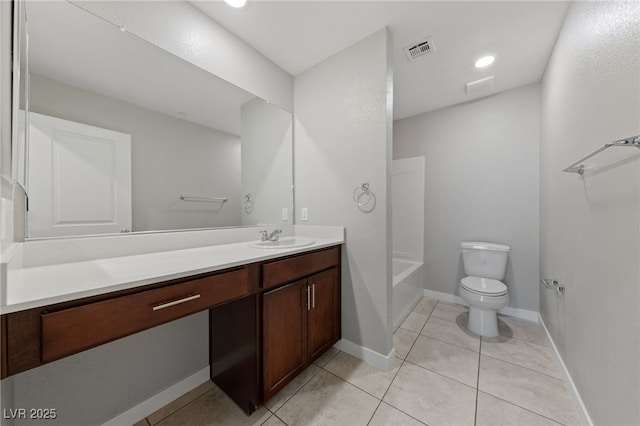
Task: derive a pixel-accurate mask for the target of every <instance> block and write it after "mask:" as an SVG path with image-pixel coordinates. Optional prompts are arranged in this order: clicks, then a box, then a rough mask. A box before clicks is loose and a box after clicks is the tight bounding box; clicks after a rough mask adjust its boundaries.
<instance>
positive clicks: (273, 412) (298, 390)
mask: <svg viewBox="0 0 640 426" xmlns="http://www.w3.org/2000/svg"><path fill="white" fill-rule="evenodd" d="M338 352H339V351H338ZM338 352H336V353H335V354H333V356H332V357H331V359H333V358H334V357H335V356H336V355H337V354H338ZM330 361H331V360H329V362H330ZM329 362H327V364H328V363H329ZM311 365H314V366H316V367H318V371H316V372H315V373H313V374H312V375H311V377H309V379H307V380H305V381H304V383H302V385H300V387H299V388H298V389H296V391H295V392H294V393H292V394H291V395H290V396H289V397H288V398H286V399H285V400H284V401H283V402H282V404H280V406H279V407H278V408H277V409H275V410H273V411H272V410H271V409H270V408H269V407H267V405H266V404H265V403H262V406H263V407H264V408H266V409H267V410H269V411H270V412H271V414H273V415H274V416H276V412H277V411H278V410H280V409H281V408H282V407H284V405H285V404H286V403H287V402H289V401H290V400H291V398H293V397H294V396H296V395H297V394H298V392H300V389H302V388H303V387H304V386H305V385H306V384H307V383H309V382H310V381H311V380H312V379H313V378H314V377H316V376H317V375H318V373H319V372H320V371H321V370H324V368H323V367H321V366H319V365H317V364H313V363H312V364H311ZM307 368H309V367H307ZM303 371H304V370H303ZM300 374H302V373H300ZM285 387H286V386H285ZM283 390H284V388H282V389H280V390H279V391H278V393H279V392H282V391H283ZM276 395H277V393H276ZM276 395H274V396H276ZM271 398H273V397H271ZM276 417H278V416H276ZM278 418H279V419H280V417H278ZM280 420H282V419H280ZM283 423H285V422H284V421H283ZM285 424H286V423H285Z"/></svg>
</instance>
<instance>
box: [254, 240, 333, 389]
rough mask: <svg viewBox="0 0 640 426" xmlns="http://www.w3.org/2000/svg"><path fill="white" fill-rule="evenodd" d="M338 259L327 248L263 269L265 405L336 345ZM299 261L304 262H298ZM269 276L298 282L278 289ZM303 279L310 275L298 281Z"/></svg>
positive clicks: (283, 285)
mask: <svg viewBox="0 0 640 426" xmlns="http://www.w3.org/2000/svg"><path fill="white" fill-rule="evenodd" d="M339 256H340V251H339V249H338V248H332V249H329V250H325V251H321V252H317V253H311V254H308V255H305V256H299V257H296V258H292V259H286V260H282V261H278V262H274V264H265V265H264V267H263V270H264V280H263V285H264V286H265V287H268V288H269V290H268V291H265V292H264V294H263V295H262V342H263V348H262V372H263V399H264V401H267V400H268V399H269V398H271V397H272V396H273V395H274V394H275V393H277V392H278V391H279V390H280V389H282V388H283V387H284V386H286V384H287V383H289V382H290V381H291V380H292V379H293V378H294V377H296V376H297V375H298V374H299V373H300V372H301V371H302V370H304V369H305V368H306V367H307V366H308V365H309V364H311V363H312V362H313V361H315V359H316V358H318V357H319V356H320V355H322V354H323V353H324V352H325V351H326V350H327V349H329V348H330V347H331V346H333V344H335V343H336V342H337V341H338V340H339V339H340V285H339ZM303 257H306V260H307V261H308V262H301V259H300V258H303ZM287 265H289V266H290V267H287ZM327 268H328V269H327ZM322 269H324V270H322ZM274 270H277V271H278V274H279V276H281V277H286V278H294V279H297V280H296V281H294V282H291V283H286V281H285V282H284V283H280V285H278V283H277V282H275V281H273V280H270V271H274ZM317 270H321V271H320V272H316V271H317ZM314 272H315V273H314ZM306 273H311V275H309V276H306V277H304V278H302V279H298V278H300V277H299V275H301V274H306ZM286 278H285V279H286Z"/></svg>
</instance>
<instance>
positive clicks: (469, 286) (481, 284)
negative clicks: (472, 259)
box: [460, 276, 507, 296]
mask: <svg viewBox="0 0 640 426" xmlns="http://www.w3.org/2000/svg"><path fill="white" fill-rule="evenodd" d="M460 285H461V286H462V287H464V288H465V290H467V291H469V292H471V293H475V294H479V295H482V296H503V295H505V294H507V286H506V285H504V283H502V282H500V281H498V280H492V279H490V278H480V277H472V276H469V277H464V278H463V279H462V280H461V281H460Z"/></svg>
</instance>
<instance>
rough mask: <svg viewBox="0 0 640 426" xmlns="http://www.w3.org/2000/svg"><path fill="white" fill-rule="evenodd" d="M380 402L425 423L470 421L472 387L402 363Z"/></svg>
mask: <svg viewBox="0 0 640 426" xmlns="http://www.w3.org/2000/svg"><path fill="white" fill-rule="evenodd" d="M384 402H386V403H388V404H389V405H391V406H393V407H395V408H397V409H399V410H401V411H404V412H405V413H407V414H409V415H410V416H412V417H415V418H416V419H418V420H420V421H422V422H424V423H426V424H428V425H433V426H435V425H458V426H460V425H473V421H474V415H475V408H476V391H475V389H473V388H470V387H469V386H466V385H463V384H462V383H459V382H457V381H455V380H452V379H449V378H447V377H443V376H441V375H439V374H436V373H434V372H432V371H429V370H425V369H424V368H422V367H418V366H417V365H413V364H409V363H404V364H403V365H402V367H401V368H400V371H399V372H398V375H397V376H396V378H395V379H394V380H393V383H392V384H391V387H390V388H389V391H388V392H387V394H386V395H385V397H384Z"/></svg>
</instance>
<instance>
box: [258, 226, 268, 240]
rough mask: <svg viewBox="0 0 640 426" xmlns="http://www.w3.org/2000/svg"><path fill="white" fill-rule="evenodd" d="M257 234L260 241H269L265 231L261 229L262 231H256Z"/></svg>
mask: <svg viewBox="0 0 640 426" xmlns="http://www.w3.org/2000/svg"><path fill="white" fill-rule="evenodd" d="M258 234H260V237H261V239H262V241H269V233H268V232H267V230H266V229H263V230H262V231H258Z"/></svg>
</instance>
